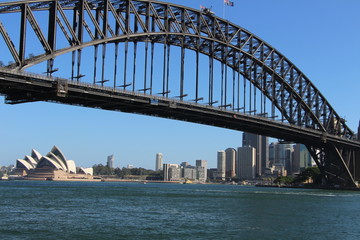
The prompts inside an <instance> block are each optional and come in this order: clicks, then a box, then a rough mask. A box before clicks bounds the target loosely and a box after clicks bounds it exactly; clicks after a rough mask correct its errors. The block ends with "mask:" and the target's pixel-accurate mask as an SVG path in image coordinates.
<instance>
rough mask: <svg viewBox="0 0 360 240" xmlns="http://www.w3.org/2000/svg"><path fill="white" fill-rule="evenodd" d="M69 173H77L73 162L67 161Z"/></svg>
mask: <svg viewBox="0 0 360 240" xmlns="http://www.w3.org/2000/svg"><path fill="white" fill-rule="evenodd" d="M67 166H68V170H67V172H68V173H76V166H75V162H74V161H73V160H67Z"/></svg>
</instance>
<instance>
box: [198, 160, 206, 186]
mask: <svg viewBox="0 0 360 240" xmlns="http://www.w3.org/2000/svg"><path fill="white" fill-rule="evenodd" d="M196 168H197V179H199V181H204V182H206V180H207V161H206V160H196Z"/></svg>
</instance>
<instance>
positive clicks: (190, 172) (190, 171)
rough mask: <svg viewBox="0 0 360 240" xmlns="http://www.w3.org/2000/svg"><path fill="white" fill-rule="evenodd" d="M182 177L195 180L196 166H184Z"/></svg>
mask: <svg viewBox="0 0 360 240" xmlns="http://www.w3.org/2000/svg"><path fill="white" fill-rule="evenodd" d="M182 172H183V174H182V176H181V177H182V178H184V179H190V180H195V179H196V168H195V167H194V166H186V167H183V168H182Z"/></svg>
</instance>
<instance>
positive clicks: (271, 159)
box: [269, 142, 278, 166]
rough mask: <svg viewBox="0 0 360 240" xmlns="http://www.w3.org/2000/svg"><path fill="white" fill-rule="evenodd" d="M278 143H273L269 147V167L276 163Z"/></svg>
mask: <svg viewBox="0 0 360 240" xmlns="http://www.w3.org/2000/svg"><path fill="white" fill-rule="evenodd" d="M277 144H278V143H277V142H272V143H270V146H269V166H273V165H274V164H275V163H276V161H275V159H276V153H275V149H276V145H277Z"/></svg>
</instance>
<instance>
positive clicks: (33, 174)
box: [16, 146, 93, 180]
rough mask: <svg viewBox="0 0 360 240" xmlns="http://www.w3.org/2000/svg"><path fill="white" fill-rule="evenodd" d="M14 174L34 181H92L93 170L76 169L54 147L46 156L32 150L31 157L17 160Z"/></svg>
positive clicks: (72, 162)
mask: <svg viewBox="0 0 360 240" xmlns="http://www.w3.org/2000/svg"><path fill="white" fill-rule="evenodd" d="M16 173H17V174H18V175H21V176H24V178H26V179H34V180H65V179H92V175H93V169H92V168H80V167H76V165H75V162H74V161H73V160H67V158H66V157H65V155H64V154H63V153H62V152H61V150H60V149H59V148H58V147H56V146H54V147H53V148H52V149H51V151H50V152H49V153H48V154H47V155H46V156H42V155H41V154H40V153H39V152H38V151H36V150H35V149H33V150H32V151H31V155H26V156H25V157H24V159H17V160H16Z"/></svg>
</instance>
